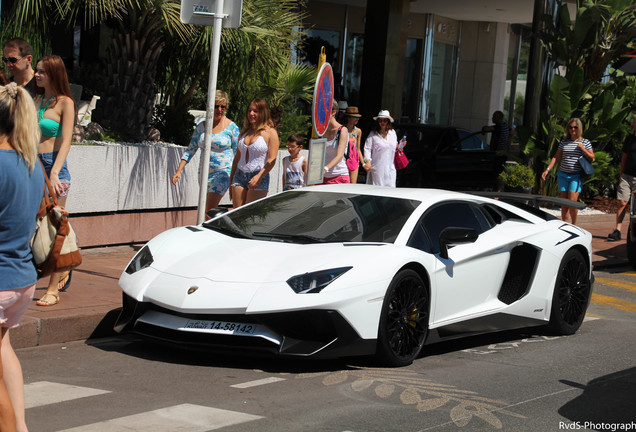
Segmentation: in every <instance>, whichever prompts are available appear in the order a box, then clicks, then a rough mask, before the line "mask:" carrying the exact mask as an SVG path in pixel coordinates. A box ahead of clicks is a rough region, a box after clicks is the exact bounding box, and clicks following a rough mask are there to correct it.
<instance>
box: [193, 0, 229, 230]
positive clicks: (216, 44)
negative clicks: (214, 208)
mask: <svg viewBox="0 0 636 432" xmlns="http://www.w3.org/2000/svg"><path fill="white" fill-rule="evenodd" d="M222 27H223V0H216V11H215V14H214V28H213V31H212V54H211V55H210V81H209V82H208V106H207V109H206V112H205V147H203V152H202V154H201V178H200V182H199V183H200V189H199V208H198V211H197V224H200V223H202V222H203V221H204V220H205V201H206V198H207V195H208V173H209V172H210V146H211V144H212V128H213V127H214V126H213V122H214V103H215V102H216V80H217V75H218V70H219V51H220V48H221V29H222Z"/></svg>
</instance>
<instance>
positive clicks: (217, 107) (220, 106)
mask: <svg viewBox="0 0 636 432" xmlns="http://www.w3.org/2000/svg"><path fill="white" fill-rule="evenodd" d="M219 108H221V109H226V108H227V105H214V109H219Z"/></svg>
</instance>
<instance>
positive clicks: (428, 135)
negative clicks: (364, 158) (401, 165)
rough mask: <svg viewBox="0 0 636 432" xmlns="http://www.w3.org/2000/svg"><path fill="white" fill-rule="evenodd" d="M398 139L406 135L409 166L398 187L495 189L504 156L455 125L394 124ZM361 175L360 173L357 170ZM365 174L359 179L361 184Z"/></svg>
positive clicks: (474, 133) (405, 151)
mask: <svg viewBox="0 0 636 432" xmlns="http://www.w3.org/2000/svg"><path fill="white" fill-rule="evenodd" d="M394 128H395V130H396V132H397V135H398V138H402V137H403V136H406V139H407V142H408V144H407V146H406V147H405V148H404V153H405V154H406V157H407V158H408V159H409V165H408V167H406V168H405V169H403V170H400V171H398V175H397V186H398V187H434V188H439V189H448V190H457V191H462V190H496V189H497V177H498V176H499V173H500V172H501V170H502V169H503V165H504V162H505V161H506V156H505V155H503V154H501V153H497V152H495V151H491V150H490V149H489V147H488V144H487V143H486V142H485V141H484V140H483V139H482V138H481V137H480V134H481V132H471V131H468V130H466V129H462V128H460V127H455V126H436V125H427V124H397V125H395V126H394ZM360 171H361V173H362V171H363V170H360ZM365 180H366V175H364V174H362V178H358V183H364V181H365Z"/></svg>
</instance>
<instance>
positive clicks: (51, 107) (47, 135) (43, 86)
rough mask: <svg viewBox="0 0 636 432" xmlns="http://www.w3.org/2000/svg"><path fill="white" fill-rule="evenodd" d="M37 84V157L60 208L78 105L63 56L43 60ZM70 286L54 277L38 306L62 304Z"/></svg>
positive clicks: (66, 277) (62, 275) (67, 183)
mask: <svg viewBox="0 0 636 432" xmlns="http://www.w3.org/2000/svg"><path fill="white" fill-rule="evenodd" d="M35 84H36V86H37V93H38V96H36V98H35V106H36V107H37V108H38V119H39V124H40V131H41V133H42V138H41V139H40V144H39V146H38V157H39V158H40V162H42V165H43V166H44V169H45V170H46V173H47V175H48V176H49V179H50V180H51V185H52V186H53V189H54V192H55V193H56V194H57V197H58V200H57V201H58V203H59V205H60V206H61V207H64V206H65V204H66V198H67V196H68V190H69V188H70V187H71V174H70V173H69V170H68V164H67V162H66V158H67V156H68V153H69V151H70V150H71V138H72V137H73V125H74V122H75V102H74V101H73V97H72V96H71V87H70V85H69V82H68V76H67V75H66V67H65V66H64V62H63V61H62V58H61V57H60V56H56V55H51V56H46V57H42V58H41V59H39V60H38V62H37V64H36V66H35ZM70 282H71V273H70V272H64V273H53V274H51V279H50V280H49V285H48V287H47V289H46V294H44V295H43V296H42V297H41V298H40V300H38V301H37V302H36V304H37V305H38V306H53V305H56V304H58V303H59V301H60V294H59V293H60V291H65V290H66V289H67V288H68V285H69V284H70Z"/></svg>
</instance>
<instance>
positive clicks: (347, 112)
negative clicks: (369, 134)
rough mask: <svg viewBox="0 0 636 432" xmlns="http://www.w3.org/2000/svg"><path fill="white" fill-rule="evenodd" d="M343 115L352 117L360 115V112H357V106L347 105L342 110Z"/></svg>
mask: <svg viewBox="0 0 636 432" xmlns="http://www.w3.org/2000/svg"><path fill="white" fill-rule="evenodd" d="M344 115H346V116H349V117H354V118H360V117H362V116H361V115H360V113H359V112H358V107H356V106H350V107H347V109H346V110H345V112H344Z"/></svg>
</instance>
